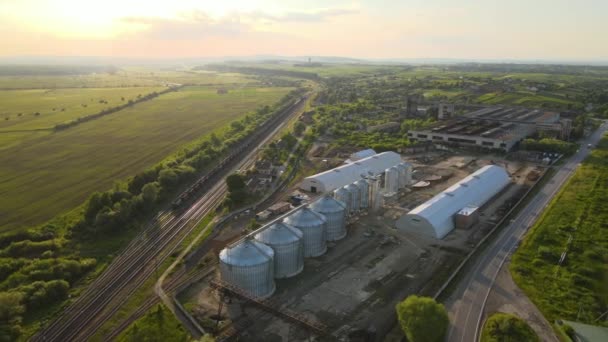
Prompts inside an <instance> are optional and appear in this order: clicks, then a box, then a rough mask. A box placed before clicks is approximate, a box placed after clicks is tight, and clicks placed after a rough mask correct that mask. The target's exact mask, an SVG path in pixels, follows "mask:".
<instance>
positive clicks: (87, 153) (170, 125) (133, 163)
mask: <svg viewBox="0 0 608 342" xmlns="http://www.w3.org/2000/svg"><path fill="white" fill-rule="evenodd" d="M289 90H291V88H247V87H242V88H231V89H230V91H229V93H228V94H225V95H218V94H217V93H216V88H215V87H186V88H183V89H182V90H180V91H178V92H172V93H168V94H165V95H161V96H160V97H158V98H155V99H152V100H150V101H146V102H143V103H140V104H137V105H135V106H134V107H131V108H128V109H125V110H122V111H119V112H117V113H113V114H111V115H107V116H104V117H101V118H99V119H96V120H93V121H90V122H86V123H83V124H80V125H78V126H75V127H72V128H69V129H67V130H65V131H59V132H56V133H47V134H42V135H40V136H37V135H33V136H31V137H30V138H29V139H28V140H27V143H21V144H17V145H13V146H12V147H9V148H6V149H4V150H2V153H1V154H0V232H3V231H10V230H15V229H19V228H24V227H28V226H32V225H36V224H40V223H42V222H45V221H46V220H48V219H50V218H52V217H54V216H55V215H57V214H59V213H62V212H65V211H66V210H69V209H71V208H73V207H75V206H77V205H79V204H81V203H82V202H83V201H84V200H85V199H86V198H87V197H88V196H89V195H90V193H91V192H93V191H97V190H105V189H108V188H110V187H112V184H113V183H114V182H115V181H117V180H121V179H124V178H126V177H129V176H131V175H133V174H135V173H137V172H138V171H141V170H143V169H145V168H146V167H149V166H151V165H153V164H155V163H157V162H159V161H160V160H162V159H163V158H165V157H167V156H168V155H170V154H171V153H173V152H175V151H176V150H177V149H179V148H180V146H183V145H184V144H187V143H189V142H191V141H193V140H196V139H197V138H199V137H201V136H203V135H205V134H207V133H210V132H211V131H213V130H214V129H217V128H219V127H221V126H223V125H226V124H227V123H229V122H230V121H232V120H234V119H237V118H240V117H242V116H243V115H244V114H245V113H247V112H249V111H251V110H253V109H255V108H257V107H258V106H261V105H270V104H272V103H274V102H276V101H278V100H279V99H280V98H281V97H282V96H283V95H285V94H287V93H288V92H289ZM0 136H1V135H0Z"/></svg>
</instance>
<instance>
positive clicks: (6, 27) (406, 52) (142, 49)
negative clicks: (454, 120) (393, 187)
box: [0, 0, 608, 60]
mask: <svg viewBox="0 0 608 342" xmlns="http://www.w3.org/2000/svg"><path fill="white" fill-rule="evenodd" d="M606 13H608V1H603V0H579V1H568V0H553V1H551V0H535V1H529V0H512V1H503V0H484V1H481V0H479V1H475V0H460V1H450V0H426V1H425V0H402V1H399V0H378V1H369V0H362V1H341V0H337V1H318V0H311V1H306V2H305V1H294V0H281V1H274V0H258V1H246V0H223V1H207V0H202V1H201V0H198V1H197V0H174V1H143V0H133V1H124V0H120V1H119V0H104V1H98V0H91V1H77V0H19V1H13V0H0V46H2V49H1V50H0V56H2V57H9V56H111V57H134V58H142V57H144V58H189V57H221V56H246V55H249V56H250V55H265V54H274V55H291V56H297V55H300V56H301V55H325V56H330V55H333V56H348V57H357V58H463V59H466V58H473V59H475V58H476V59H553V60H560V59H561V60H606V59H608V36H607V35H606V32H608V20H605V19H606V18H605V15H606Z"/></svg>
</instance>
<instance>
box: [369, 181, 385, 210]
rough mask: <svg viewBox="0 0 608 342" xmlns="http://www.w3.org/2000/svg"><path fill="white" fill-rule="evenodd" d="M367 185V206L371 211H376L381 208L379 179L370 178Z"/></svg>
mask: <svg viewBox="0 0 608 342" xmlns="http://www.w3.org/2000/svg"><path fill="white" fill-rule="evenodd" d="M368 183H369V200H370V203H369V206H370V208H371V209H372V210H373V211H377V210H378V209H380V207H381V206H382V194H381V192H380V178H379V177H370V178H368Z"/></svg>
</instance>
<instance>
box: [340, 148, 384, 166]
mask: <svg viewBox="0 0 608 342" xmlns="http://www.w3.org/2000/svg"><path fill="white" fill-rule="evenodd" d="M376 154H377V153H376V151H374V150H373V149H371V148H368V149H366V150H361V151H357V152H355V153H353V154H351V155H350V156H349V157H348V159H346V160H345V161H344V163H345V164H350V163H353V162H356V161H359V160H361V159H363V158H367V157H371V156H374V155H376Z"/></svg>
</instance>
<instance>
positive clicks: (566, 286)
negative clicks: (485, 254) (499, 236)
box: [511, 137, 608, 324]
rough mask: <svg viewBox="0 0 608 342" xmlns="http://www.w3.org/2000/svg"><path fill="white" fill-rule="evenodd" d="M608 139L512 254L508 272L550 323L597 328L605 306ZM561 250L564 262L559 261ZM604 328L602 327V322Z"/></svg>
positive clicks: (607, 287) (607, 298)
mask: <svg viewBox="0 0 608 342" xmlns="http://www.w3.org/2000/svg"><path fill="white" fill-rule="evenodd" d="M606 203H608V138H607V137H604V138H603V140H602V142H601V143H600V144H599V145H598V147H597V149H596V150H594V151H593V152H592V154H591V155H590V156H589V157H588V158H587V159H586V160H585V161H584V162H583V164H582V166H581V167H579V168H578V169H577V171H576V173H575V174H574V176H573V177H572V179H571V180H570V181H569V183H568V184H567V185H566V187H565V188H564V189H563V190H562V191H561V192H560V194H559V195H558V196H557V197H556V198H555V199H554V200H553V201H552V203H551V204H550V206H549V207H548V209H547V210H546V211H545V212H544V214H543V215H542V217H541V218H540V220H539V221H538V222H537V224H536V225H535V226H534V227H532V229H531V230H530V232H529V233H528V235H527V236H526V238H525V240H524V242H523V243H522V245H521V247H520V248H519V249H518V250H517V252H516V253H515V254H514V255H513V259H512V263H511V274H512V275H513V278H514V280H515V281H516V283H517V284H518V285H519V286H520V287H521V288H522V289H523V290H524V292H525V293H526V294H527V295H528V297H530V299H531V300H532V301H533V302H534V303H535V304H536V306H537V307H538V308H539V309H540V310H541V311H542V313H543V314H544V315H545V317H546V318H547V319H548V320H549V321H554V320H556V319H570V320H576V321H581V322H585V323H590V324H597V323H599V322H595V323H594V321H595V319H596V318H597V317H598V316H600V315H601V314H602V313H603V312H605V311H606V309H607V306H608V239H606V236H607V234H608V206H607V205H606ZM563 252H566V253H567V254H566V258H565V261H564V262H563V264H562V265H561V266H558V262H559V260H560V257H561V255H562V253H563ZM603 322H604V323H603V324H606V322H605V321H603Z"/></svg>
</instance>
